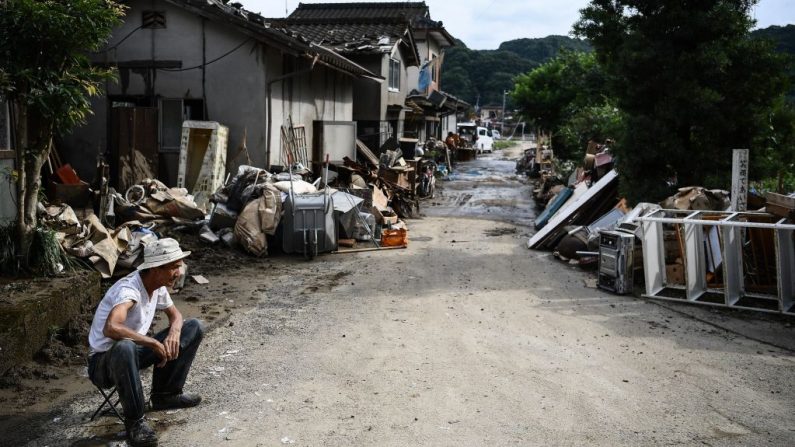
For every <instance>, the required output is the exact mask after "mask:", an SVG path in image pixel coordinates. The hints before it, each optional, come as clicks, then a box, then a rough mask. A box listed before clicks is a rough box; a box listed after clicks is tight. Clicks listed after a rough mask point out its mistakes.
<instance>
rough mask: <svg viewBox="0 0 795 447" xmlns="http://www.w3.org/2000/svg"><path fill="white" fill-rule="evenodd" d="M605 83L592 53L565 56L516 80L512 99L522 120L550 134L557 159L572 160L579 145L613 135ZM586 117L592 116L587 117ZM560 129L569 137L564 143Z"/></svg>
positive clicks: (613, 117)
mask: <svg viewBox="0 0 795 447" xmlns="http://www.w3.org/2000/svg"><path fill="white" fill-rule="evenodd" d="M605 82H606V81H605V74H604V72H603V71H602V68H601V67H600V65H599V64H598V63H597V61H596V57H595V56H594V54H593V53H582V52H564V53H562V54H560V55H559V56H557V57H556V58H554V59H552V60H550V61H548V62H547V63H545V64H543V65H541V66H540V67H538V68H536V69H535V70H533V71H530V72H528V73H525V74H523V75H519V76H518V77H517V78H516V80H515V84H514V88H513V91H512V93H511V97H512V99H513V102H514V104H515V106H516V107H517V108H518V109H519V110H520V113H521V114H522V116H524V117H525V118H527V119H528V120H529V121H531V122H533V123H534V124H535V125H536V126H538V127H540V128H541V129H542V130H544V131H546V132H550V133H551V134H552V136H553V139H552V144H553V148H554V149H555V151H556V155H557V156H559V157H562V158H576V157H578V156H580V155H581V153H580V152H579V151H578V149H580V148H582V144H581V143H582V142H579V143H578V141H580V140H581V139H583V138H584V139H585V140H586V141H587V139H588V138H591V137H593V138H599V137H598V136H597V135H602V134H604V133H607V132H613V131H616V130H615V128H616V127H617V122H618V121H619V118H618V112H614V111H613V110H614V108H615V107H614V106H613V105H612V104H610V105H608V102H607V97H606V95H605V93H606V91H605ZM590 113H595V114H596V115H594V116H589V114H590ZM608 115H611V116H610V118H607V116H608ZM574 118H576V119H575V120H574V121H572V120H573V119H574ZM602 118H604V119H602ZM601 124H610V125H611V126H612V128H610V129H608V128H604V129H601V128H599V126H600V125H601ZM564 127H566V129H567V132H568V136H567V137H566V138H564V135H563V134H562V133H561V132H562V131H563V129H564ZM612 136H613V137H615V135H612Z"/></svg>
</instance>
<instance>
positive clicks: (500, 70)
mask: <svg viewBox="0 0 795 447" xmlns="http://www.w3.org/2000/svg"><path fill="white" fill-rule="evenodd" d="M752 35H754V36H758V37H765V38H770V39H772V40H773V41H775V42H776V48H777V49H778V50H779V51H782V52H786V53H789V54H791V55H793V57H795V25H787V26H771V27H768V28H763V29H759V30H756V31H754V32H753V33H752ZM564 49H570V50H574V51H590V49H591V47H590V46H589V45H588V43H587V42H586V41H584V40H580V39H573V38H571V37H567V36H547V37H542V38H539V39H516V40H509V41H507V42H503V43H501V44H500V46H499V48H497V49H496V50H471V49H469V48H467V47H466V45H465V44H464V43H463V42H461V41H460V40H456V46H455V47H452V48H449V49H447V51H446V52H445V57H444V67H443V69H442V73H444V74H443V75H442V90H444V91H446V92H448V93H451V94H453V95H455V96H457V97H459V98H461V99H463V100H464V101H467V102H469V103H471V104H472V105H475V103H476V102H477V101H478V95H479V96H480V105H496V104H502V92H503V91H504V90H512V89H513V78H514V77H515V76H516V75H518V74H521V73H525V72H527V71H530V70H532V69H533V68H535V67H537V66H539V65H541V64H542V63H544V62H546V61H548V60H549V59H551V58H553V57H555V56H557V55H558V53H560V51H562V50H564ZM794 69H795V67H794Z"/></svg>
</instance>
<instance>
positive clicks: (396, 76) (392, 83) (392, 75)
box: [389, 59, 400, 92]
mask: <svg viewBox="0 0 795 447" xmlns="http://www.w3.org/2000/svg"><path fill="white" fill-rule="evenodd" d="M389 90H391V91H395V92H396V91H399V90H400V61H399V60H396V59H389Z"/></svg>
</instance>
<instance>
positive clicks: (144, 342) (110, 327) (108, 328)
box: [102, 301, 181, 367]
mask: <svg viewBox="0 0 795 447" xmlns="http://www.w3.org/2000/svg"><path fill="white" fill-rule="evenodd" d="M134 305H135V303H134V302H132V301H125V302H123V303H121V304H118V305H116V307H114V308H113V309H111V311H110V315H108V319H107V320H106V321H105V327H104V328H103V329H102V333H103V334H104V335H105V336H106V337H108V338H112V339H113V340H123V339H125V338H127V339H130V340H132V341H133V343H135V344H136V345H141V346H146V347H148V348H150V349H152V350H153V351H155V354H157V356H158V357H159V358H160V360H161V362H160V364H159V365H157V366H158V367H160V366H163V365H165V364H166V361H167V360H168V354H167V352H166V348H165V347H164V346H163V344H162V343H160V342H159V341H157V340H155V339H154V338H152V337H147V336H146V335H141V334H139V333H138V332H135V331H134V330H132V329H130V328H128V327H127V326H125V325H124V322H125V321H126V320H127V312H129V311H130V309H132V307H133V306H134ZM180 325H181V323H180Z"/></svg>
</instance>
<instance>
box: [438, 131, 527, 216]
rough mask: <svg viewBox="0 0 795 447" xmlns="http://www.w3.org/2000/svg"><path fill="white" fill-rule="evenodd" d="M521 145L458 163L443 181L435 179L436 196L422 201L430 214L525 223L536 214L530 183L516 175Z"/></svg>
mask: <svg viewBox="0 0 795 447" xmlns="http://www.w3.org/2000/svg"><path fill="white" fill-rule="evenodd" d="M522 147H523V146H520V145H517V146H514V147H512V148H510V149H506V150H498V151H495V152H494V153H492V154H483V155H480V156H479V158H478V159H477V160H472V161H466V162H459V163H458V164H457V165H456V167H455V171H454V172H453V173H451V174H450V175H449V176H448V178H447V179H446V180H442V181H439V182H437V185H438V192H437V194H436V197H434V198H433V199H430V200H426V201H425V202H423V205H424V208H423V209H422V212H423V213H424V214H425V215H426V216H432V217H466V218H482V219H489V220H495V221H499V222H505V223H510V224H514V225H520V226H529V225H530V224H531V223H532V221H533V219H535V216H536V209H535V203H534V202H533V200H532V186H530V185H529V184H528V183H527V182H526V180H525V179H524V178H523V177H521V176H518V175H517V174H516V159H517V158H518V157H519V154H521V153H522V150H521V148H522Z"/></svg>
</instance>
